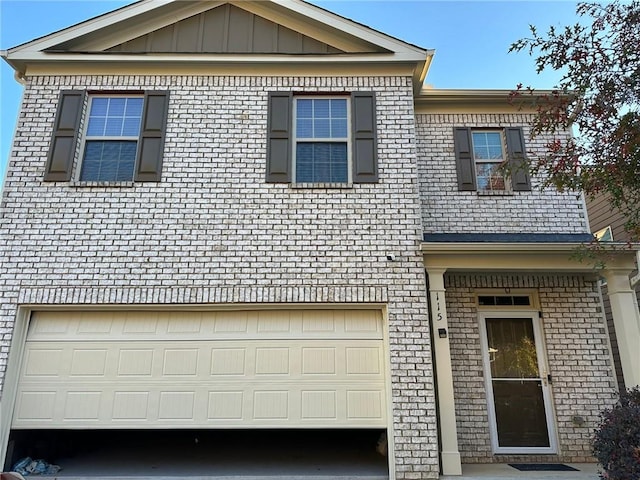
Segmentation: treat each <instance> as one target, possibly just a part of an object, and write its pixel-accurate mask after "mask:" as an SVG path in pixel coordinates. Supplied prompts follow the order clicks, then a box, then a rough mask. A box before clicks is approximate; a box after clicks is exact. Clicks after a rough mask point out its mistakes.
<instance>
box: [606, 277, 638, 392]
mask: <svg viewBox="0 0 640 480" xmlns="http://www.w3.org/2000/svg"><path fill="white" fill-rule="evenodd" d="M631 272H632V270H627V269H611V270H606V269H605V270H604V271H603V272H602V274H603V276H604V277H605V278H606V279H607V292H608V294H609V301H610V303H611V316H612V317H613V324H614V326H615V329H616V339H617V341H618V350H619V351H620V363H621V364H622V376H623V377H624V383H625V386H626V387H627V388H631V387H634V386H638V385H640V348H639V347H638V346H639V345H640V312H639V311H638V298H637V297H636V292H635V291H634V290H633V289H632V288H631V281H630V279H629V275H630V274H631Z"/></svg>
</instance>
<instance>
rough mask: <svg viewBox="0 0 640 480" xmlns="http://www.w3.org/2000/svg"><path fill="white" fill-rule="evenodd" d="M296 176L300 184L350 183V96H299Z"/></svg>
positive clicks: (295, 112)
mask: <svg viewBox="0 0 640 480" xmlns="http://www.w3.org/2000/svg"><path fill="white" fill-rule="evenodd" d="M293 115H294V117H295V151H294V156H295V161H294V162H293V169H294V178H295V179H296V182H298V183H349V177H350V175H349V163H350V162H349V157H350V155H349V144H350V140H349V129H348V125H349V108H348V103H347V99H346V98H305V97H302V98H295V103H294V113H293Z"/></svg>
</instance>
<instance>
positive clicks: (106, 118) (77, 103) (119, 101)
mask: <svg viewBox="0 0 640 480" xmlns="http://www.w3.org/2000/svg"><path fill="white" fill-rule="evenodd" d="M168 105H169V92H166V91H146V92H133V93H129V92H126V93H122V94H104V95H103V94H100V92H93V93H92V94H91V95H90V96H89V100H88V101H87V91H86V90H64V91H62V92H61V93H60V97H59V101H58V109H57V112H56V118H55V122H54V129H53V135H52V138H51V145H50V147H49V155H48V159H47V166H46V172H45V176H44V180H45V181H53V182H57V181H69V180H71V179H72V177H74V174H73V170H74V163H75V162H74V160H75V159H76V152H77V151H80V159H81V161H80V162H78V163H79V167H78V170H79V172H76V173H75V178H76V179H78V180H81V181H97V182H126V181H135V182H158V181H160V178H161V176H162V160H163V147H164V138H165V130H166V124H167V110H168ZM85 108H86V109H87V112H86V114H85V115H83V114H84V113H85ZM83 116H84V117H85V122H84V123H85V126H84V131H83V132H80V129H81V124H82V121H81V120H82V118H83ZM78 142H81V148H78Z"/></svg>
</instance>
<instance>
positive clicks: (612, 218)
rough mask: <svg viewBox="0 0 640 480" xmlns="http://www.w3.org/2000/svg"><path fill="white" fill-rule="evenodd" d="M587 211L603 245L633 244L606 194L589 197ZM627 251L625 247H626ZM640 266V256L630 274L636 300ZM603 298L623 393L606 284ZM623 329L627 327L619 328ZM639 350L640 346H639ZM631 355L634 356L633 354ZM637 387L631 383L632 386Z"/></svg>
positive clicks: (621, 219)
mask: <svg viewBox="0 0 640 480" xmlns="http://www.w3.org/2000/svg"><path fill="white" fill-rule="evenodd" d="M586 203H587V212H588V213H589V225H590V228H591V231H592V232H593V233H594V235H595V236H596V237H597V238H598V239H599V240H600V242H602V245H607V242H617V243H618V244H620V243H623V244H624V243H626V242H629V241H630V240H631V239H630V235H629V233H628V232H627V231H626V230H625V228H624V225H625V222H626V217H625V216H624V215H623V214H622V212H620V211H619V210H617V209H614V208H613V207H612V205H611V202H610V200H609V198H608V197H607V196H606V195H603V194H600V195H596V196H595V197H593V198H587V199H586ZM623 248H624V247H623ZM638 265H640V254H638V259H637V263H636V269H635V271H632V272H631V273H630V275H631V285H630V286H631V288H633V290H635V295H636V298H640V276H638V268H637V266H638ZM601 288H602V299H603V304H604V312H605V316H606V318H607V326H608V328H609V334H610V337H611V346H612V352H613V364H614V366H615V372H616V380H617V381H618V386H619V387H620V389H621V390H624V388H625V380H624V375H623V372H622V362H621V360H620V352H619V349H618V340H617V337H618V335H617V334H616V326H615V323H614V315H613V312H612V305H611V302H610V301H609V295H607V291H608V285H607V282H606V281H604V282H602V283H601ZM618 328H621V329H622V330H623V333H622V335H625V333H624V326H618ZM635 349H636V350H637V347H635ZM630 353H633V351H632V352H630ZM638 365H640V362H636V368H637V367H638ZM633 385H635V384H634V383H631V384H630V385H629V386H630V387H631V386H633Z"/></svg>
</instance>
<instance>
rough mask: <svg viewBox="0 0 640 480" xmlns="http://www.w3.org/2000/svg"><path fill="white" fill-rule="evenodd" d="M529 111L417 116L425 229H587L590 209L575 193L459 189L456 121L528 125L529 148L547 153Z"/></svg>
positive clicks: (478, 124)
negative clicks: (532, 134) (487, 192)
mask: <svg viewBox="0 0 640 480" xmlns="http://www.w3.org/2000/svg"><path fill="white" fill-rule="evenodd" d="M529 120H530V118H529V116H527V115H525V114H449V115H445V114H420V115H417V116H416V129H417V138H418V173H419V177H418V178H419V182H420V200H421V202H422V225H423V228H424V232H425V233H585V232H588V231H589V230H588V228H587V225H586V223H585V218H586V213H585V211H584V205H583V201H582V199H581V198H580V197H578V196H576V194H572V193H564V194H561V193H558V192H557V191H555V190H552V189H544V190H543V189H540V188H539V185H540V181H539V178H533V179H532V187H533V189H532V191H531V192H511V193H510V194H509V195H497V196H496V195H482V194H478V193H477V192H460V191H458V181H457V177H456V163H455V151H454V143H453V129H454V127H472V128H473V127H477V128H482V127H485V128H488V127H495V128H506V127H524V135H525V141H526V148H527V154H528V155H529V156H535V155H542V154H543V152H544V143H545V142H544V139H542V138H538V139H536V140H535V142H531V141H527V140H528V139H529V128H528V126H527V123H528V122H529Z"/></svg>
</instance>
